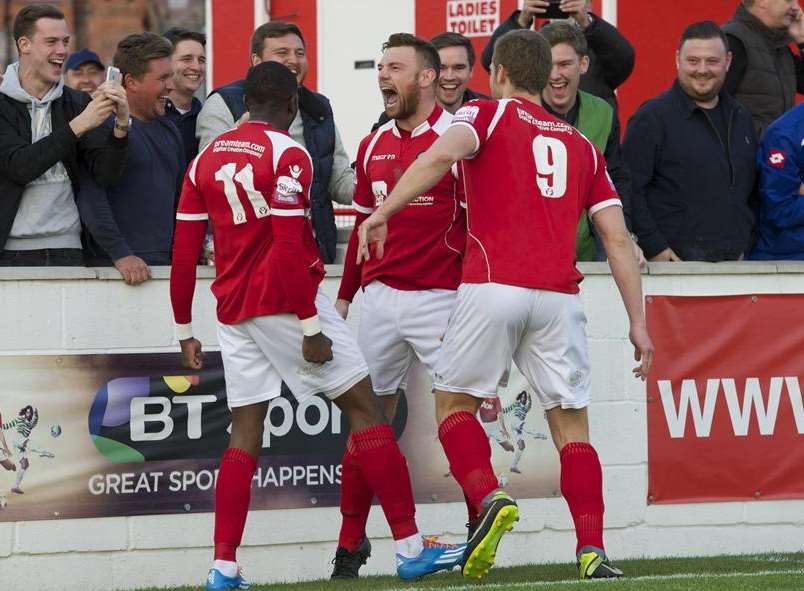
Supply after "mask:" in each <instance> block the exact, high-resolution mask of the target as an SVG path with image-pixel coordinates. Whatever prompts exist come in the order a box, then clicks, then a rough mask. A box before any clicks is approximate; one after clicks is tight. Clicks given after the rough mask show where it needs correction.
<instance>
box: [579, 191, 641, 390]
mask: <svg viewBox="0 0 804 591" xmlns="http://www.w3.org/2000/svg"><path fill="white" fill-rule="evenodd" d="M593 219H594V224H595V228H596V229H597V230H598V232H599V233H600V238H601V240H602V241H603V246H604V247H605V249H606V255H607V256H608V259H609V267H611V274H612V276H613V277H614V281H615V283H617V288H618V289H619V290H620V295H621V296H622V299H623V304H625V311H626V313H627V314H628V320H629V322H630V325H631V327H630V330H629V335H628V336H629V338H630V339H631V342H632V343H633V345H634V359H635V360H637V361H640V362H641V363H640V365H639V366H638V367H636V368H634V375H635V376H636V377H638V378H641V379H642V380H645V379H646V377H647V375H648V372H649V371H650V366H651V364H652V363H653V355H654V349H653V343H652V342H651V339H650V335H648V330H647V327H646V325H645V312H644V309H643V307H642V277H641V275H640V273H639V261H638V260H637V258H636V255H635V253H634V247H633V244H632V241H631V236H630V235H629V233H628V229H627V228H626V227H625V218H624V217H623V212H622V209H620V208H619V207H606V208H604V209H601V210H600V211H598V212H597V213H595V214H594V218H593Z"/></svg>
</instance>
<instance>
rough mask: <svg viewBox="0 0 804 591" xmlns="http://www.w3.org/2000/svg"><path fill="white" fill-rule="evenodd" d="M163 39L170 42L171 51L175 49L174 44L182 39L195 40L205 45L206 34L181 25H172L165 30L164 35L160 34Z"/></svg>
mask: <svg viewBox="0 0 804 591" xmlns="http://www.w3.org/2000/svg"><path fill="white" fill-rule="evenodd" d="M162 36H163V37H164V38H165V39H167V40H168V41H170V44H171V45H172V46H173V51H176V46H177V45H178V44H179V43H181V42H182V41H196V42H198V43H200V44H201V46H202V47H206V46H207V36H206V35H204V34H203V33H199V32H198V31H191V30H190V29H185V28H183V27H173V28H170V29H168V30H167V31H165V33H164V35H162Z"/></svg>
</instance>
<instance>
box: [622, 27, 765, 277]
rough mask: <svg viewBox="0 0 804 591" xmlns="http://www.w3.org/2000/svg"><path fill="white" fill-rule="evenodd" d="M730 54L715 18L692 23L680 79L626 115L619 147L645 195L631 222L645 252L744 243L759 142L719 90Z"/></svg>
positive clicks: (727, 248)
mask: <svg viewBox="0 0 804 591" xmlns="http://www.w3.org/2000/svg"><path fill="white" fill-rule="evenodd" d="M730 62H731V54H730V53H729V51H728V43H727V41H726V37H725V36H724V34H723V32H722V31H721V30H720V28H719V27H718V26H717V25H716V24H715V23H713V22H711V21H705V22H699V23H695V24H692V25H690V26H689V27H687V29H686V30H685V31H684V33H683V34H682V36H681V43H680V46H679V49H678V51H677V52H676V66H677V69H678V80H677V81H676V82H675V84H673V87H672V88H671V89H670V90H668V91H666V92H664V93H663V94H661V95H659V96H658V97H656V98H654V99H652V100H650V101H648V102H647V103H645V104H644V105H642V107H640V109H639V110H638V111H637V112H636V113H635V114H634V116H633V117H631V120H630V121H629V123H628V129H627V130H626V133H625V139H624V141H623V155H624V156H625V160H626V162H627V163H628V166H629V168H630V170H631V181H632V198H633V202H634V204H644V207H636V206H635V207H634V211H633V215H632V221H633V228H634V231H635V232H636V234H637V236H638V239H639V245H640V246H641V247H642V249H643V250H644V252H645V256H646V257H647V258H648V259H649V260H652V261H680V260H692V261H709V262H716V261H726V260H739V259H741V258H743V255H744V254H746V253H747V252H748V251H749V249H750V247H751V244H750V240H751V233H752V229H753V227H754V215H753V213H752V210H751V207H750V205H749V198H750V197H751V195H752V193H753V191H754V180H755V176H756V172H755V168H756V167H755V156H756V151H757V142H756V138H755V135H754V127H753V123H752V121H751V114H750V113H749V112H748V109H747V108H745V107H744V106H743V105H741V104H740V103H739V102H737V101H736V100H735V99H734V98H732V97H731V96H730V95H729V94H728V93H727V92H726V91H725V90H723V84H724V81H725V79H726V72H727V70H728V69H729V63H730Z"/></svg>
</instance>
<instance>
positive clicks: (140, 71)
mask: <svg viewBox="0 0 804 591" xmlns="http://www.w3.org/2000/svg"><path fill="white" fill-rule="evenodd" d="M172 54H173V47H172V46H171V45H170V42H169V41H168V40H167V39H165V38H164V37H161V36H160V35H157V34H156V33H135V34H134V35H129V36H128V37H125V38H124V39H123V40H122V41H120V43H118V44H117V50H116V51H115V52H114V59H113V60H112V62H113V63H114V65H115V67H117V68H120V74H121V75H122V76H125V75H126V74H131V75H132V76H134V78H137V79H139V78H142V76H143V75H144V74H145V73H146V72H147V71H148V62H150V61H151V60H155V59H160V58H163V57H170V56H171V55H172Z"/></svg>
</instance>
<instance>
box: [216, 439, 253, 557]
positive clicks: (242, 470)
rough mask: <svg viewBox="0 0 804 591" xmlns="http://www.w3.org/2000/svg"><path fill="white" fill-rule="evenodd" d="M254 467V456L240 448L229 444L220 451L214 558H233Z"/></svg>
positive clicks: (244, 517) (243, 522) (246, 506)
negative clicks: (222, 451)
mask: <svg viewBox="0 0 804 591" xmlns="http://www.w3.org/2000/svg"><path fill="white" fill-rule="evenodd" d="M256 468H257V458H255V457H254V456H252V455H251V454H250V453H248V452H246V451H243V450H242V449H237V448H234V447H230V448H229V449H227V450H226V453H224V454H223V459H222V460H221V468H220V471H219V472H218V481H217V483H216V485H215V560H228V561H231V562H235V560H236V559H235V553H236V552H237V547H238V546H239V545H240V542H241V540H242V539H243V529H244V528H245V527H246V516H247V515H248V504H249V501H251V479H252V477H253V476H254V470H255V469H256Z"/></svg>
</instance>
